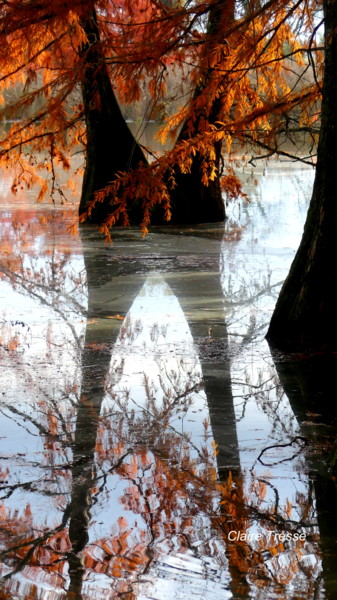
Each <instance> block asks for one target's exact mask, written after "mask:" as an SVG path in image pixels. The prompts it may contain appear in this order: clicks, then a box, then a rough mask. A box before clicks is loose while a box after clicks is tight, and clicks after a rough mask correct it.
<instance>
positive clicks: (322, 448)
mask: <svg viewBox="0 0 337 600" xmlns="http://www.w3.org/2000/svg"><path fill="white" fill-rule="evenodd" d="M274 361H275V366H276V369H277V373H278V375H279V378H280V383H281V386H282V389H283V390H284V392H285V394H286V395H287V397H288V398H289V402H290V405H291V408H292V410H293V412H294V415H295V416H296V418H297V421H298V423H299V426H300V431H301V433H302V435H303V437H304V438H305V439H306V440H307V443H308V451H307V463H308V467H309V476H310V480H311V481H312V485H313V491H314V495H315V499H316V511H317V519H318V524H319V531H320V547H321V553H322V565H323V576H324V587H325V597H326V598H327V600H330V599H331V600H332V599H333V598H335V595H336V590H335V584H334V580H335V576H334V574H335V554H336V549H337V514H336V501H337V491H336V482H335V481H334V478H333V477H332V473H331V470H329V455H330V454H331V451H332V447H333V443H334V440H335V436H336V427H337V407H336V402H335V400H334V399H335V395H336V394H335V389H336V358H335V357H334V356H325V355H324V353H322V354H320V355H310V353H308V354H307V355H304V354H303V355H293V356H291V357H290V358H289V357H288V358H286V357H282V356H278V355H275V356H274Z"/></svg>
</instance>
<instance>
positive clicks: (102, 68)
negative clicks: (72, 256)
mask: <svg viewBox="0 0 337 600" xmlns="http://www.w3.org/2000/svg"><path fill="white" fill-rule="evenodd" d="M83 29H84V31H85V33H86V35H87V38H88V44H86V45H85V47H84V48H83V50H82V54H83V57H84V58H85V61H86V68H85V73H84V78H83V81H82V96H83V104H84V112H85V122H86V137H87V145H86V167H85V173H84V178H83V185H82V195H81V201H80V207H79V211H80V214H81V213H83V212H85V210H86V208H87V205H88V202H90V201H91V200H92V199H93V197H94V194H95V192H97V191H98V190H101V189H102V188H103V187H105V186H106V185H107V184H108V183H109V182H110V181H112V180H113V179H114V178H115V174H116V173H118V172H119V171H129V170H130V169H133V168H136V167H137V166H138V165H139V163H146V162H147V161H146V158H145V156H144V153H143V151H142V149H141V148H140V146H139V145H138V143H137V142H136V140H135V138H134V137H133V135H132V133H131V131H130V130H129V128H128V126H127V124H126V122H125V119H124V117H123V115H122V113H121V110H120V108H119V105H118V103H117V100H116V97H115V94H114V91H113V88H112V85H111V81H110V77H109V73H108V70H107V67H106V64H105V63H104V58H103V57H102V55H101V52H100V49H99V30H98V26H97V20H96V14H95V11H94V10H92V11H91V13H90V16H89V17H88V18H87V20H86V21H85V22H84V23H83ZM139 210H140V209H139V208H137V207H135V206H133V207H130V216H131V218H132V219H134V220H139V218H140V217H139ZM109 212H111V205H110V198H107V199H106V201H105V202H103V203H100V204H97V205H96V206H95V209H94V210H93V212H92V214H91V216H90V220H91V221H92V222H95V223H101V222H102V221H104V219H105V218H106V217H107V215H108V214H109Z"/></svg>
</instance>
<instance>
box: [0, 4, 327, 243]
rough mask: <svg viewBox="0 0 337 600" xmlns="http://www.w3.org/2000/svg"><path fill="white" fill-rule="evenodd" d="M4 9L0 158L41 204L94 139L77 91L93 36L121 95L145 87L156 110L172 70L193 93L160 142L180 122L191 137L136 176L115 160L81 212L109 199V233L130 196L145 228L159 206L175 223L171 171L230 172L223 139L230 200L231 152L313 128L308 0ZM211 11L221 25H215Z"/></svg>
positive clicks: (124, 216) (205, 175)
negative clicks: (90, 27) (91, 32)
mask: <svg viewBox="0 0 337 600" xmlns="http://www.w3.org/2000/svg"><path fill="white" fill-rule="evenodd" d="M1 4H2V6H1V13H0V41H1V45H0V48H1V50H0V66H1V73H2V75H1V78H0V93H1V95H2V106H1V108H0V117H2V120H3V123H4V125H3V127H2V130H1V150H0V165H2V166H3V167H5V168H6V169H10V170H12V171H13V172H14V175H13V182H12V190H13V191H14V192H17V191H19V190H20V189H21V187H22V186H28V187H32V186H37V191H36V196H37V199H38V200H39V201H41V200H42V199H43V198H44V197H45V196H48V195H50V194H51V195H52V196H54V198H58V199H61V200H64V198H65V197H66V194H67V188H69V189H70V188H71V187H73V172H72V169H75V167H74V160H73V159H72V158H71V157H72V155H74V153H77V152H78V151H81V150H82V149H83V144H85V140H86V130H85V121H84V108H83V102H82V91H81V90H82V88H81V86H83V81H84V77H85V72H86V66H87V65H86V59H87V56H88V52H89V50H90V47H91V46H92V44H96V46H97V51H98V53H99V56H100V60H101V61H104V62H105V64H106V66H107V69H108V73H109V76H110V79H111V81H112V83H113V87H114V89H115V91H116V93H117V95H118V96H119V99H120V100H121V101H122V102H123V103H132V102H135V101H137V100H139V99H140V98H141V97H142V94H143V90H144V87H146V88H147V90H148V92H149V94H150V97H151V102H152V108H154V107H155V106H156V104H157V105H159V104H160V103H162V102H163V99H165V94H166V88H167V83H168V81H169V79H170V76H171V74H172V72H174V73H175V75H176V77H178V79H180V80H181V81H184V82H185V89H188V88H189V89H190V91H191V93H190V94H189V96H188V97H187V98H186V97H185V98H182V102H181V108H180V109H179V110H178V111H177V112H176V113H175V114H174V115H169V116H168V118H167V120H166V122H165V123H164V124H163V126H162V129H161V132H160V134H159V135H160V138H161V139H162V140H163V141H164V140H165V139H166V138H167V137H168V136H169V135H170V136H173V137H176V135H177V133H178V132H179V130H180V128H181V127H182V125H183V124H184V123H185V125H186V124H187V130H188V131H189V138H188V140H181V141H179V143H177V144H176V145H175V147H174V148H173V150H171V151H169V152H166V153H163V154H162V156H160V157H156V158H155V159H154V160H153V161H152V162H151V164H149V165H142V166H141V167H140V168H139V169H136V170H134V171H132V172H130V171H127V170H126V171H125V172H120V173H117V174H116V173H115V172H114V171H113V167H112V172H111V179H110V181H111V182H112V183H111V184H110V182H109V181H107V182H106V186H105V187H104V189H102V190H97V194H96V196H95V198H93V200H92V204H91V205H90V206H89V208H88V210H87V211H86V212H85V213H84V214H83V215H82V220H83V219H85V218H87V217H88V216H90V212H91V210H92V209H93V207H94V205H95V204H96V203H100V202H102V201H103V200H104V199H105V198H107V197H108V198H109V200H110V203H111V214H110V215H109V216H108V217H107V219H106V222H105V223H104V225H103V228H102V230H103V232H104V233H106V234H107V235H108V230H109V229H110V227H111V226H113V225H114V224H115V223H117V222H118V223H119V224H122V225H128V224H129V215H128V210H129V204H128V202H129V201H130V199H131V201H132V202H136V201H137V202H139V203H140V205H141V209H142V214H143V217H142V219H141V227H142V229H143V231H144V232H146V231H147V227H148V225H149V223H150V221H151V215H152V211H153V208H154V207H155V206H156V205H161V210H162V214H163V216H164V219H165V220H167V221H169V220H170V218H171V213H172V208H171V194H172V192H173V190H174V188H175V185H176V181H175V173H176V172H177V171H178V172H181V173H188V172H189V171H190V169H191V165H192V160H193V157H194V156H195V155H196V154H198V155H199V156H200V161H201V173H200V182H201V183H202V184H203V185H205V186H207V185H208V184H209V183H210V182H211V181H213V180H214V179H216V178H218V177H220V176H221V173H220V167H219V165H218V164H217V161H216V160H215V150H214V148H215V145H216V144H217V143H221V144H222V146H223V149H224V151H225V153H226V156H227V158H224V164H223V166H222V171H223V173H222V175H223V180H222V183H223V188H224V193H225V194H226V195H227V198H228V199H231V198H233V197H237V196H238V195H240V194H242V193H243V192H242V187H241V184H240V182H239V180H238V178H237V177H236V175H235V173H234V170H233V166H234V163H233V160H232V156H233V155H234V154H237V153H238V152H239V153H240V152H242V148H243V147H245V146H246V144H247V143H248V144H250V145H251V146H254V145H256V146H257V147H259V148H261V149H263V150H265V151H266V152H268V153H275V152H276V153H277V152H279V151H280V152H281V153H283V154H284V153H285V154H287V152H285V151H284V150H283V149H280V148H279V140H280V136H281V137H282V136H283V138H284V139H285V138H287V139H290V140H292V136H294V135H298V134H299V133H301V132H304V133H307V134H308V135H310V136H313V137H314V136H315V135H316V131H317V119H318V116H319V110H318V104H317V103H318V101H319V99H320V93H321V92H320V81H321V78H322V48H321V47H320V46H319V39H318V35H319V18H320V13H319V10H320V6H319V5H318V3H317V2H314V1H313V0H309V1H304V0H297V1H292V2H286V1H285V0H270V1H269V2H266V3H265V4H263V5H262V6H261V5H260V4H256V3H255V2H253V1H250V2H248V3H244V4H241V3H240V2H236V3H235V6H234V4H233V5H232V10H233V17H230V16H229V15H228V6H229V4H228V2H223V1H222V0H209V1H205V2H203V1H198V2H195V3H189V2H188V3H187V2H186V3H184V2H178V1H176V2H174V1H172V2H157V1H154V0H137V1H136V2H131V1H129V0H119V1H118V2H112V1H111V0H97V1H93V0H92V1H90V2H84V0H76V1H72V2H68V1H66V2H64V1H62V2H61V1H59V0H56V1H55V2H53V3H52V4H51V3H50V2H46V0H40V1H39V2H37V1H36V0H31V1H30V2H28V3H23V2H21V1H19V0H12V1H11V2H10V3H9V2H8V3H7V2H6V3H1ZM214 10H216V11H217V14H218V15H219V23H218V25H217V27H209V26H207V22H208V24H209V23H210V21H209V19H210V15H211V14H212V11H214ZM92 11H95V14H96V15H97V26H98V29H99V35H100V39H99V40H94V41H93V40H92V39H88V36H87V34H86V31H85V29H86V27H85V24H86V23H87V22H88V20H90V19H91V18H92V17H91V15H92ZM193 89H194V91H195V90H197V93H196V92H195V93H192V92H193ZM179 94H180V90H179V86H178V87H177V92H176V96H178V95H179ZM93 102H94V99H93ZM97 102H98V103H99V99H97ZM215 105H216V107H217V110H216V113H217V118H216V120H214V106H215ZM313 127H314V128H313ZM283 138H282V139H283ZM312 139H313V138H312ZM115 143H116V141H115V140H111V144H115ZM310 160H311V159H309V161H310ZM77 166H78V165H77ZM69 169H70V171H69ZM59 171H62V172H63V173H64V172H67V171H69V177H68V181H60V179H59Z"/></svg>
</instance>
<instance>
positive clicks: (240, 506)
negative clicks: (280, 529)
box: [167, 228, 250, 598]
mask: <svg viewBox="0 0 337 600" xmlns="http://www.w3.org/2000/svg"><path fill="white" fill-rule="evenodd" d="M222 238H223V229H222V228H219V229H217V230H215V231H214V237H213V238H212V242H213V244H214V243H216V242H217V241H218V245H219V247H218V250H217V251H216V250H215V251H214V249H213V251H214V258H215V261H214V262H213V264H212V265H209V266H206V268H205V270H203V271H200V270H199V269H198V270H196V271H195V272H192V273H189V274H188V275H186V273H182V274H181V275H179V273H174V274H173V275H172V276H171V278H170V279H167V281H168V283H170V285H171V287H172V290H173V291H174V293H175V294H176V296H177V298H178V300H179V303H180V306H181V307H182V309H183V311H184V313H185V316H186V320H187V322H188V325H189V328H190V331H191V333H192V337H193V340H194V343H195V345H196V347H197V350H198V357H199V360H200V364H201V371H202V381H203V383H204V389H205V393H206V398H207V404H208V408H209V416H210V425H211V429H212V433H213V439H214V442H215V444H216V447H217V452H218V454H217V466H218V473H219V480H220V483H222V484H224V487H225V489H226V488H227V486H226V484H227V485H228V494H225V495H224V498H223V499H224V502H223V504H221V519H222V530H223V532H224V542H225V544H226V556H227V558H228V569H229V573H230V577H231V581H230V589H231V592H232V594H233V598H250V586H249V583H248V581H247V573H248V570H249V565H250V550H249V548H248V546H247V544H239V543H238V542H236V541H235V542H230V540H229V539H228V534H229V532H230V531H233V530H234V531H240V530H241V531H244V530H245V516H244V504H245V503H244V496H243V484H242V476H241V473H240V457H239V446H238V438H237V431H236V418H235V411H234V403H233V394H232V385H231V372H230V357H229V352H228V333H227V327H226V321H225V313H224V300H223V290H222V287H221V282H220V262H219V261H220V252H221V242H222ZM203 306H205V307H207V309H208V310H209V311H211V313H212V312H214V313H215V314H216V318H213V319H208V320H207V321H205V320H204V319H203V318H202V317H201V316H200V312H201V310H202V307H203Z"/></svg>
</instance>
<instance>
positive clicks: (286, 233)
mask: <svg viewBox="0 0 337 600" xmlns="http://www.w3.org/2000/svg"><path fill="white" fill-rule="evenodd" d="M248 175H249V174H246V177H247V190H248V195H249V197H250V203H249V204H248V205H247V204H244V203H242V204H241V205H239V204H235V205H233V206H230V207H229V209H228V212H229V219H228V221H227V222H226V223H225V224H224V225H219V226H216V225H212V226H207V225H204V226H200V227H193V228H185V229H183V230H180V229H178V228H169V227H167V228H161V229H154V230H153V231H152V232H151V233H150V234H149V235H148V236H147V237H146V238H145V239H142V238H141V235H140V233H139V232H138V231H136V230H122V231H117V232H116V233H115V234H114V239H113V245H112V246H107V245H104V242H103V241H102V239H101V238H100V237H99V236H98V234H97V231H96V230H95V229H94V228H90V227H84V228H83V230H82V231H81V232H80V234H79V235H78V236H77V237H76V236H75V237H74V236H69V234H68V233H67V227H68V226H69V224H70V223H71V222H72V219H73V216H72V214H71V211H69V210H65V209H63V208H62V207H59V208H57V207H37V206H36V205H35V204H34V203H33V202H30V201H29V199H27V198H26V199H22V200H21V201H20V202H19V203H18V204H16V206H13V204H12V203H10V202H9V200H8V198H7V190H6V185H5V182H4V184H3V189H2V204H1V215H0V216H1V232H2V233H1V239H2V248H1V250H2V253H1V262H0V299H1V309H0V311H1V312H0V358H1V363H0V364H1V371H0V384H1V389H0V393H1V396H0V426H1V431H0V478H1V489H0V500H1V505H0V519H1V522H0V544H1V548H0V554H1V561H2V563H1V576H2V584H1V588H0V589H1V593H0V597H1V598H18V599H20V600H23V599H25V598H34V599H37V598H43V599H48V600H52V599H53V600H54V599H56V598H57V599H58V598H75V599H81V598H83V599H87V598H93V597H94V598H95V599H96V598H97V599H99V598H102V599H103V598H104V599H105V598H106V599H110V598H127V599H131V598H135V599H137V600H145V599H156V600H164V599H165V600H166V599H168V598H176V599H177V600H180V599H181V600H183V599H190V598H196V599H197V598H202V599H203V600H208V599H211V598H217V599H219V600H220V599H227V598H235V599H238V600H239V599H254V600H255V599H259V600H267V599H268V600H270V599H271V598H274V599H279V600H281V599H282V600H284V599H294V598H296V599H299V598H303V599H304V598H305V599H307V598H312V599H330V598H331V599H332V598H335V597H336V594H337V582H336V571H335V569H334V566H333V565H334V563H335V561H336V556H337V545H336V540H337V523H336V515H335V514H334V513H335V510H334V506H335V484H334V481H333V479H332V478H331V475H330V472H329V469H328V466H329V465H328V458H329V453H330V452H331V447H332V440H333V438H334V435H335V432H336V408H335V404H336V403H335V395H336V394H335V383H334V380H335V377H334V373H335V370H336V366H335V360H334V358H327V357H324V356H310V355H300V356H299V355H293V356H274V357H272V356H271V353H270V350H269V348H268V345H267V344H266V342H265V341H264V335H265V332H266V328H267V325H268V321H269V319H270V316H271V313H272V310H273V306H274V304H275V301H276V298H277V294H278V292H279V289H280V285H281V282H282V281H283V280H284V278H285V276H286V274H287V271H288V268H289V265H290V262H291V260H292V257H293V256H294V252H295V249H296V247H297V245H298V243H299V240H300V236H301V231H302V227H303V222H304V218H305V214H306V209H307V205H308V201H309V199H310V191H311V186H312V181H313V172H312V171H311V170H310V169H308V168H299V167H296V168H294V167H293V168H289V167H287V166H285V165H284V164H278V165H274V166H269V167H268V168H266V169H265V170H264V172H262V171H261V172H257V173H256V172H255V171H254V178H257V179H258V181H257V183H256V184H255V183H254V182H253V179H251V180H250V178H249V177H248Z"/></svg>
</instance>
